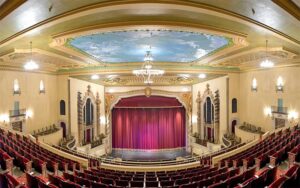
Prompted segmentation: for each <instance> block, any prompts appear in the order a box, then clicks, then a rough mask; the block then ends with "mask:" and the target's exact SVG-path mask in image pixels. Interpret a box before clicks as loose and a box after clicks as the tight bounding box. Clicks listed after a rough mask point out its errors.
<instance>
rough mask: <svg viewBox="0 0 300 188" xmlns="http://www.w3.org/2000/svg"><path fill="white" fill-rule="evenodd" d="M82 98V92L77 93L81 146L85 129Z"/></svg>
mask: <svg viewBox="0 0 300 188" xmlns="http://www.w3.org/2000/svg"><path fill="white" fill-rule="evenodd" d="M82 106H83V102H82V97H81V92H78V93H77V113H78V116H77V118H78V119H77V121H78V143H79V145H80V146H81V145H82V140H83V134H82V129H83V119H82V118H83V113H82Z"/></svg>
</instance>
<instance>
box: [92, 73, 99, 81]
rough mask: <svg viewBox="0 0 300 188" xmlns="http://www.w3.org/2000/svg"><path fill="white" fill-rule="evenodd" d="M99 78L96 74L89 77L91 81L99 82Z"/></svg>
mask: <svg viewBox="0 0 300 188" xmlns="http://www.w3.org/2000/svg"><path fill="white" fill-rule="evenodd" d="M99 78H100V76H99V75H97V74H93V75H92V76H91V79H92V80H99Z"/></svg>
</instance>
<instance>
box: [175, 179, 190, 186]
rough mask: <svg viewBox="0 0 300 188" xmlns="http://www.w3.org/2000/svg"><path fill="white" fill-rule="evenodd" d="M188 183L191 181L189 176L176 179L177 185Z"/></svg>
mask: <svg viewBox="0 0 300 188" xmlns="http://www.w3.org/2000/svg"><path fill="white" fill-rule="evenodd" d="M188 183H190V179H189V178H183V179H178V180H176V181H175V185H183V184H188Z"/></svg>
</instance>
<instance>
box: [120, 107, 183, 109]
mask: <svg viewBox="0 0 300 188" xmlns="http://www.w3.org/2000/svg"><path fill="white" fill-rule="evenodd" d="M181 107H184V106H153V107H152V106H151V107H141V106H137V107H132V106H122V107H116V106H115V107H114V108H131V109H135V108H147V109H151V108H181Z"/></svg>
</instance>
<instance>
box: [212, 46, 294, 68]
mask: <svg viewBox="0 0 300 188" xmlns="http://www.w3.org/2000/svg"><path fill="white" fill-rule="evenodd" d="M266 55H268V58H269V59H271V60H272V61H274V63H275V66H282V65H289V64H290V63H289V61H292V60H293V59H295V58H296V57H297V54H296V53H294V52H290V51H288V50H286V49H284V48H282V47H273V48H269V49H268V53H267V54H266V49H265V48H263V47H258V48H255V49H252V50H248V51H245V52H241V53H237V54H235V55H232V56H229V57H225V58H223V59H220V60H216V61H214V62H213V63H211V64H210V65H212V66H220V67H224V66H225V67H239V68H240V69H241V70H245V69H251V68H255V67H258V66H259V63H260V62H261V61H262V60H264V59H265V58H266Z"/></svg>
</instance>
